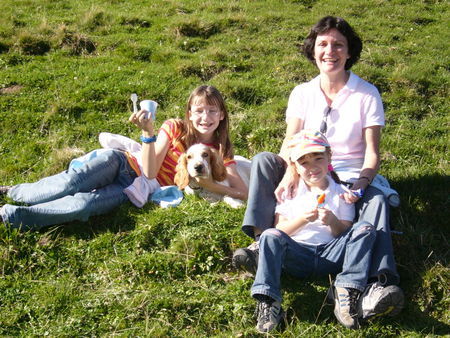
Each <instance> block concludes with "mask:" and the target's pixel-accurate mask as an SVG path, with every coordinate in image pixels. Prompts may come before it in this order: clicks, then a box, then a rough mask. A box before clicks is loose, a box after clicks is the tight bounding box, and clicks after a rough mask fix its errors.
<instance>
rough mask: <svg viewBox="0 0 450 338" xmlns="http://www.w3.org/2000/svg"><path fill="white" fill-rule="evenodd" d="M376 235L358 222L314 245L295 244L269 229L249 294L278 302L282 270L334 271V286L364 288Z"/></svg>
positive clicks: (302, 274)
mask: <svg viewBox="0 0 450 338" xmlns="http://www.w3.org/2000/svg"><path fill="white" fill-rule="evenodd" d="M376 235H377V234H376V231H375V228H374V227H373V226H372V225H370V224H368V223H366V222H360V223H356V224H354V225H353V226H352V227H351V228H350V229H348V230H347V231H346V232H344V233H343V234H342V235H340V236H339V237H337V238H335V239H333V240H332V241H331V242H329V243H327V244H324V245H319V246H315V245H307V244H303V243H298V242H296V241H294V240H293V239H292V238H291V237H290V236H289V235H287V234H286V233H284V232H283V231H281V230H278V229H273V228H272V229H268V230H266V231H264V233H263V234H262V235H261V238H260V241H259V261H258V270H257V272H256V276H255V281H254V283H253V286H252V290H251V293H252V296H254V295H256V294H263V295H267V296H269V297H271V298H273V299H275V300H277V301H280V302H281V300H282V297H281V285H280V280H281V270H282V269H283V270H284V271H286V272H287V273H289V274H291V275H293V276H296V277H300V278H304V277H308V276H311V275H318V276H323V275H327V274H329V273H331V274H337V276H336V280H335V282H334V285H335V286H339V287H345V288H354V289H357V290H359V291H364V288H365V287H366V285H367V279H368V274H369V266H370V261H371V259H372V247H373V245H374V243H375V239H376Z"/></svg>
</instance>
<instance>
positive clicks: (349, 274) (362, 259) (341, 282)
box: [317, 222, 376, 291]
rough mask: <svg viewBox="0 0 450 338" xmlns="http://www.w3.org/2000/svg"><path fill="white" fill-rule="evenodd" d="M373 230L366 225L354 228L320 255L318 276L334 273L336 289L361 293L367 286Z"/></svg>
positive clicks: (358, 225) (356, 225)
mask: <svg viewBox="0 0 450 338" xmlns="http://www.w3.org/2000/svg"><path fill="white" fill-rule="evenodd" d="M375 239H376V231H375V228H374V227H373V226H372V225H371V224H369V223H365V222H359V223H356V224H354V225H353V226H352V227H351V228H350V229H349V230H347V231H346V232H345V233H344V234H342V235H341V236H339V237H337V238H335V239H334V240H333V241H331V242H330V243H328V244H326V245H325V246H324V247H323V250H321V252H319V260H318V263H317V273H318V274H319V275H326V274H328V273H332V274H334V273H337V276H336V282H335V285H336V286H339V287H349V288H354V289H357V290H359V291H363V290H364V288H365V286H366V285H367V279H368V276H369V269H370V262H371V259H372V248H373V245H374V243H375Z"/></svg>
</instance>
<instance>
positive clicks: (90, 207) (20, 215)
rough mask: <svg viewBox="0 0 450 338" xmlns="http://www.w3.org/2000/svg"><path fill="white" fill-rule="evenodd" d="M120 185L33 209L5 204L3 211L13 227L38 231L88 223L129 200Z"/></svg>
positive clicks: (81, 193)
mask: <svg viewBox="0 0 450 338" xmlns="http://www.w3.org/2000/svg"><path fill="white" fill-rule="evenodd" d="M123 189H124V187H123V186H122V185H120V184H115V183H113V184H110V185H107V186H106V187H103V188H100V189H96V190H93V191H92V192H79V193H76V194H75V195H69V196H64V197H62V198H59V199H57V200H54V201H50V202H45V203H40V204H35V205H32V206H16V205H10V204H5V205H4V206H3V208H2V210H1V213H2V216H3V218H4V220H5V221H6V222H7V223H8V224H10V226H11V227H12V228H20V229H21V230H38V229H40V228H42V227H45V226H49V225H54V224H61V223H66V222H71V221H83V222H84V221H87V220H88V218H89V217H90V216H94V215H101V214H104V213H106V212H108V211H110V210H112V209H113V208H115V207H117V206H119V205H121V204H122V203H124V202H126V201H127V200H128V197H127V195H125V194H124V192H123Z"/></svg>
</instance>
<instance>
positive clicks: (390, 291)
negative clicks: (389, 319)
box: [358, 282, 405, 319]
mask: <svg viewBox="0 0 450 338" xmlns="http://www.w3.org/2000/svg"><path fill="white" fill-rule="evenodd" d="M404 299H405V297H404V295H403V291H402V289H400V288H399V287H398V286H397V285H389V286H383V285H382V284H381V283H379V282H375V283H372V284H369V285H368V286H367V287H366V289H365V290H364V292H363V293H362V295H361V297H360V298H359V302H358V317H360V318H363V319H368V318H370V317H374V316H376V317H378V316H383V315H387V316H395V315H396V314H398V313H399V312H400V311H401V310H402V309H403V305H404Z"/></svg>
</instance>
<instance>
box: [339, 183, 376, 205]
mask: <svg viewBox="0 0 450 338" xmlns="http://www.w3.org/2000/svg"><path fill="white" fill-rule="evenodd" d="M368 186H369V181H368V180H367V179H364V178H363V179H358V180H357V181H355V182H354V183H353V185H352V187H351V189H350V190H355V191H356V190H359V189H361V190H362V191H364V190H365V189H367V187H368ZM340 197H341V198H343V199H344V200H345V202H346V203H349V204H351V203H356V202H357V201H358V200H359V199H360V198H361V197H359V196H356V195H355V194H352V193H350V192H345V193H343V194H341V195H340Z"/></svg>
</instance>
